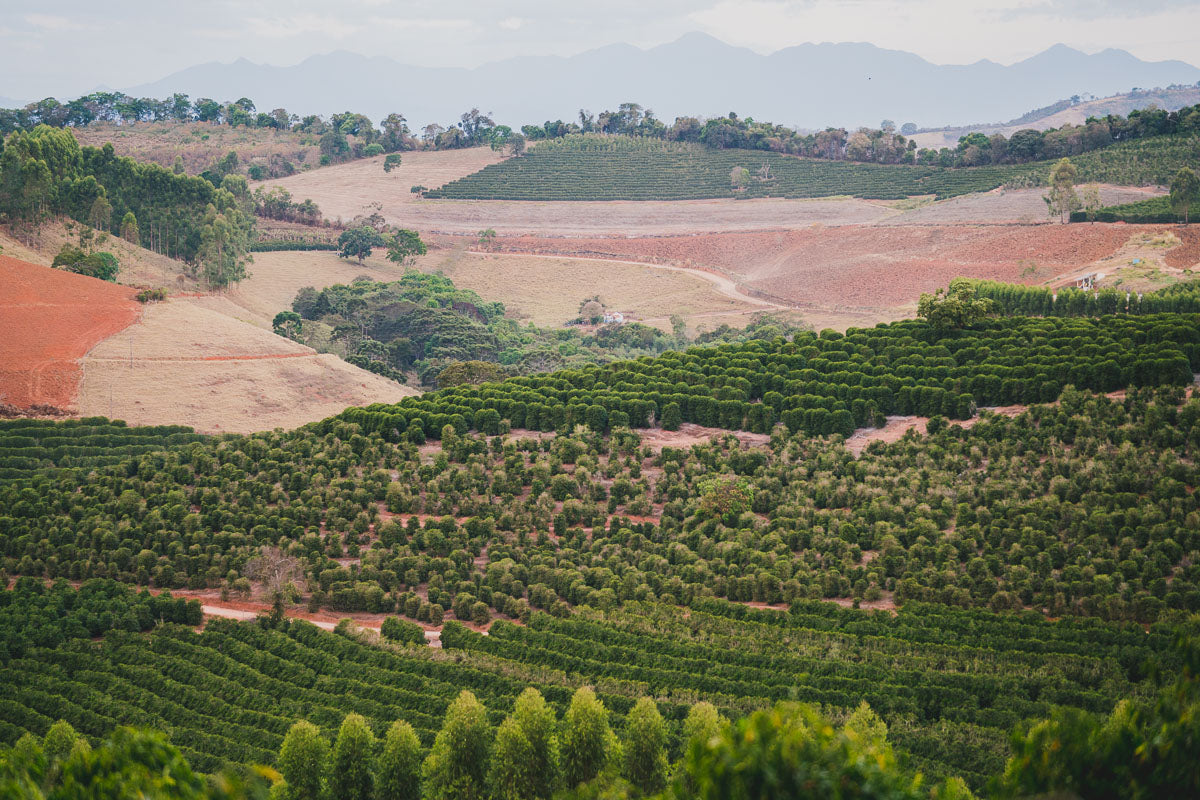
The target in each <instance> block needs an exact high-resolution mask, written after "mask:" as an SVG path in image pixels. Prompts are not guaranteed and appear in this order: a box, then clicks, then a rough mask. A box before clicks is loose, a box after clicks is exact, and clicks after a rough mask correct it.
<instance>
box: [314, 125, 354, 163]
mask: <svg viewBox="0 0 1200 800" xmlns="http://www.w3.org/2000/svg"><path fill="white" fill-rule="evenodd" d="M320 148H321V155H322V156H323V157H325V158H326V159H328V160H329V161H341V160H342V159H343V158H345V157H346V156H347V155H349V153H350V143H349V142H348V141H346V135H345V134H344V133H342V132H341V131H340V130H337V129H336V128H334V129H331V130H328V131H326V132H325V133H324V134H322V135H321V142H320Z"/></svg>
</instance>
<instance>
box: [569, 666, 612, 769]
mask: <svg viewBox="0 0 1200 800" xmlns="http://www.w3.org/2000/svg"><path fill="white" fill-rule="evenodd" d="M561 742H562V765H563V769H562V773H563V779H564V781H565V782H566V784H567V786H568V787H569V788H574V787H576V786H578V785H579V784H581V783H587V782H588V781H590V780H592V779H593V778H595V777H596V776H597V775H599V774H600V772H601V770H603V769H604V768H605V767H606V766H607V765H608V759H609V756H610V754H611V753H612V750H613V745H614V744H615V743H616V741H615V737H614V736H613V733H612V729H611V728H609V725H608V710H607V709H606V708H605V707H604V704H603V703H601V702H600V699H599V698H597V697H596V693H595V691H593V690H592V689H591V687H588V686H583V687H580V688H579V689H576V690H575V694H574V695H572V696H571V705H570V706H569V707H568V708H567V713H566V716H565V717H564V718H563V725H562V736H561Z"/></svg>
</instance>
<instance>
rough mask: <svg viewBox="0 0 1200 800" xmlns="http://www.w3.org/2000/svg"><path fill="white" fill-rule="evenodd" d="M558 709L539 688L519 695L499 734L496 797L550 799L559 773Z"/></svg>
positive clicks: (494, 758) (495, 760)
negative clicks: (556, 729) (547, 701)
mask: <svg viewBox="0 0 1200 800" xmlns="http://www.w3.org/2000/svg"><path fill="white" fill-rule="evenodd" d="M555 726H556V722H555V719H554V709H552V708H551V707H550V706H549V705H547V704H546V700H545V698H543V697H542V694H541V692H539V691H538V690H537V689H533V688H529V689H526V690H525V691H524V692H522V693H521V696H520V697H518V698H517V702H516V705H515V706H514V708H513V713H512V714H511V715H510V716H509V717H508V719H506V720H504V722H503V723H502V724H501V725H500V729H499V731H498V732H497V734H496V744H495V747H494V748H493V750H492V769H491V774H490V776H489V779H490V783H491V786H492V796H493V798H495V800H533V799H534V798H540V799H541V800H546V798H549V797H550V795H552V794H553V793H554V790H555V788H556V787H557V784H558V775H559V747H558V734H557V733H556V731H555Z"/></svg>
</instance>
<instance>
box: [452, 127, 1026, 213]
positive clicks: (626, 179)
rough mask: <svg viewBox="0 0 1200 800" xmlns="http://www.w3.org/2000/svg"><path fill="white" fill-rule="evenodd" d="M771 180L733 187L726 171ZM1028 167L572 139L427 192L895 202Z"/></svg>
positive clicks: (984, 187) (977, 187) (989, 181)
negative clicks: (764, 173)
mask: <svg viewBox="0 0 1200 800" xmlns="http://www.w3.org/2000/svg"><path fill="white" fill-rule="evenodd" d="M763 165H767V166H768V167H769V173H770V176H769V177H767V178H761V179H759V178H756V177H752V178H751V179H750V181H749V182H748V184H747V187H746V188H745V189H744V190H740V191H738V192H734V191H733V190H731V188H730V172H731V171H732V170H733V169H735V168H745V169H747V170H749V172H750V174H751V176H756V175H757V173H758V171H759V170H760V169H761V168H762V167H763ZM1032 171H1033V168H1032V166H1022V167H979V168H972V169H969V170H939V169H935V168H931V167H907V166H895V165H887V166H884V165H873V164H859V163H851V162H828V161H821V160H812V159H800V158H791V157H787V156H781V155H778V154H776V153H770V152H766V151H763V152H759V151H749V150H711V149H709V148H706V147H703V146H701V145H693V144H686V143H671V142H660V141H654V140H639V139H633V138H623V137H616V138H613V137H597V136H570V137H565V138H563V139H561V140H555V141H552V142H546V143H543V144H539V145H538V146H537V147H535V148H533V149H532V150H530V152H529V154H528V155H526V156H522V157H521V158H518V159H510V160H508V161H506V162H503V163H501V164H498V165H495V166H491V167H485V168H484V169H483V170H481V171H480V172H478V173H476V174H474V175H471V176H469V177H467V178H463V179H460V180H458V181H455V182H453V183H450V184H448V185H446V186H443V187H442V188H440V189H437V190H435V191H432V192H429V193H428V196H429V197H430V198H433V199H439V198H445V199H456V200H472V199H474V200H482V199H491V200H538V201H552V200H698V199H705V198H714V197H731V196H737V197H748V198H749V197H784V198H809V197H828V196H831V195H851V196H854V197H866V198H876V199H898V198H901V197H908V196H911V195H927V194H932V195H938V196H939V197H952V196H954V195H959V194H967V193H970V192H978V191H988V190H990V189H995V188H996V187H997V186H1000V185H1001V184H1003V183H1005V182H1006V181H1009V180H1012V179H1014V178H1016V177H1018V176H1020V175H1024V174H1026V173H1030V172H1032Z"/></svg>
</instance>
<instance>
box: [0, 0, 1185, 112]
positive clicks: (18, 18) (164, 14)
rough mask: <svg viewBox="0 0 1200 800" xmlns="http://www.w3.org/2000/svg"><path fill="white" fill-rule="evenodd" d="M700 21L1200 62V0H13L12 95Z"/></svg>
mask: <svg viewBox="0 0 1200 800" xmlns="http://www.w3.org/2000/svg"><path fill="white" fill-rule="evenodd" d="M695 30H699V31H704V32H706V33H710V34H712V35H713V36H716V37H717V38H719V39H722V40H724V41H726V42H729V43H731V44H737V45H742V46H745V47H749V48H752V49H754V50H756V51H758V52H761V53H769V52H771V51H774V50H778V49H780V48H782V47H787V46H789V45H793V44H800V43H803V42H823V41H832V42H841V41H866V42H871V43H873V44H876V45H879V46H881V47H887V48H892V49H897V50H907V51H910V52H914V53H916V54H918V55H920V56H923V57H924V58H926V59H928V60H930V61H933V62H935V63H940V64H962V63H970V62H973V61H977V60H979V59H982V58H989V59H991V60H993V61H998V62H1001V63H1005V64H1009V63H1012V62H1014V61H1019V60H1021V59H1023V58H1026V57H1028V56H1030V55H1033V54H1034V53H1037V52H1039V51H1041V50H1043V49H1045V48H1046V47H1048V46H1049V45H1052V44H1054V43H1056V42H1063V43H1065V44H1068V45H1071V46H1072V47H1076V48H1078V49H1080V50H1084V51H1085V52H1095V51H1097V50H1102V49H1104V48H1107V47H1115V48H1120V49H1124V50H1128V51H1130V52H1132V53H1133V54H1134V55H1136V56H1138V57H1140V58H1143V59H1146V60H1154V61H1157V60H1165V59H1180V60H1183V61H1188V62H1189V63H1193V64H1200V0H989V1H988V2H975V1H974V0H900V1H899V2H896V1H894V0H842V1H841V2H832V0H455V1H454V2H448V1H447V0H336V2H330V0H323V2H316V1H315V0H165V1H164V0H110V1H109V2H99V3H98V2H95V0H29V1H26V0H0V96H7V97H12V98H16V99H18V100H25V99H30V98H36V97H42V96H45V95H51V94H53V95H56V96H58V97H60V98H68V97H75V96H77V95H79V94H82V93H85V92H88V91H90V90H92V89H94V88H96V87H97V86H99V85H106V86H109V87H113V88H121V87H126V86H133V85H136V84H139V83H147V82H150V81H154V80H157V79H159V78H161V77H163V76H165V75H167V74H169V73H171V72H174V71H176V70H178V69H182V68H184V67H187V66H191V65H193V64H197V63H201V62H205V61H231V60H233V59H235V58H239V57H245V58H248V59H250V60H251V61H256V62H260V63H269V64H275V65H281V66H282V65H289V64H294V63H296V62H298V61H301V60H303V59H304V58H305V57H307V56H310V55H313V54H316V53H325V52H329V51H331V50H350V51H354V52H358V53H362V54H365V55H387V56H391V57H392V58H395V59H397V60H400V61H402V62H406V63H411V64H419V65H423V66H465V67H473V66H478V65H479V64H483V63H486V62H488V61H493V60H496V59H501V58H507V57H510V56H517V55H526V54H537V55H543V54H556V55H571V54H573V53H577V52H580V51H582V50H586V49H590V48H593V47H598V46H601V45H605V44H611V43H613V42H629V43H631V44H635V45H639V46H643V47H646V46H653V45H656V44H662V43H664V42H668V41H672V40H674V39H676V38H678V37H679V36H680V35H682V34H684V33H687V32H689V31H695Z"/></svg>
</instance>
